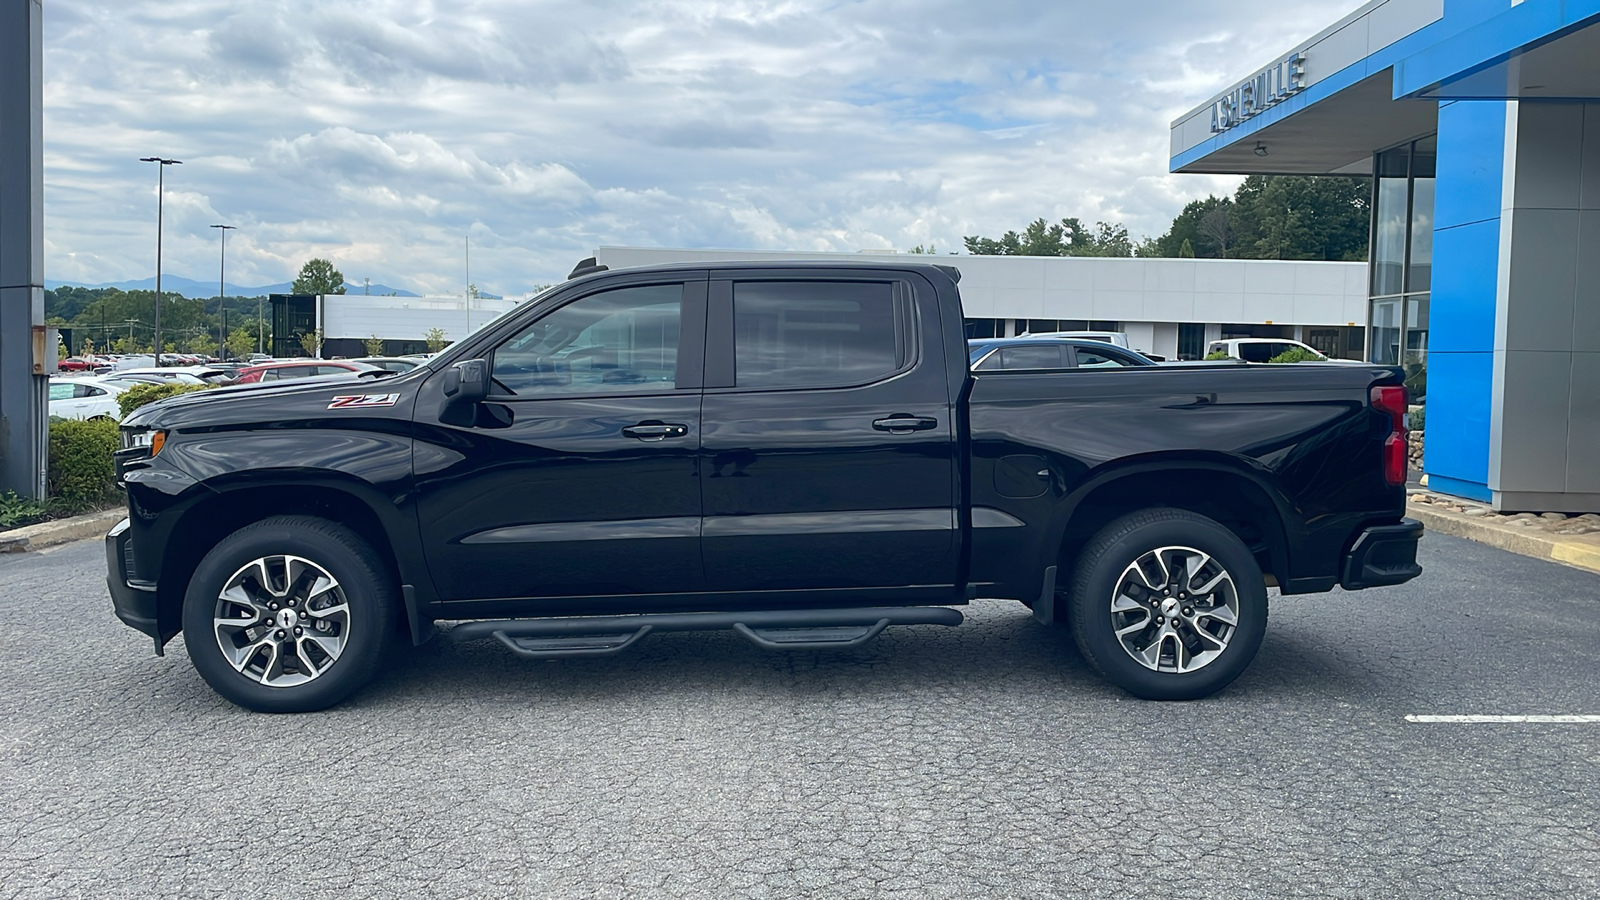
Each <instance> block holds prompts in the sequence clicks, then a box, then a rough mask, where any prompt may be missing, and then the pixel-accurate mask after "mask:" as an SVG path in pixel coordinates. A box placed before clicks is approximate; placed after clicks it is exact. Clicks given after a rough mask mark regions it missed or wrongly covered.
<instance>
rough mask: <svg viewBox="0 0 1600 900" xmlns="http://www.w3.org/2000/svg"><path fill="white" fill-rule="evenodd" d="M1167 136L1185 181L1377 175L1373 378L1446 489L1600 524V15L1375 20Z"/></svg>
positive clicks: (1561, 8) (1558, 3) (1471, 8)
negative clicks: (1413, 411) (1386, 389)
mask: <svg viewBox="0 0 1600 900" xmlns="http://www.w3.org/2000/svg"><path fill="white" fill-rule="evenodd" d="M1260 63H1261V65H1260V67H1259V68H1257V69H1255V70H1254V71H1243V72H1240V73H1239V74H1240V76H1241V80H1240V81H1239V82H1237V83H1235V84H1233V85H1230V86H1227V87H1226V88H1225V89H1224V90H1222V91H1221V92H1219V93H1218V94H1217V95H1216V96H1215V97H1213V98H1212V99H1211V100H1210V101H1209V102H1207V103H1205V104H1202V105H1201V106H1199V107H1197V108H1195V109H1194V110H1192V111H1190V112H1189V113H1187V114H1185V115H1184V116H1182V117H1181V118H1179V119H1178V120H1177V121H1176V122H1174V123H1173V125H1172V133H1171V141H1172V143H1171V169H1172V171H1173V172H1207V173H1226V174H1306V175H1329V174H1348V175H1371V176H1372V177H1373V204H1372V206H1373V225H1372V242H1371V254H1370V258H1371V262H1370V266H1369V271H1368V273H1367V281H1366V293H1367V298H1366V301H1365V306H1366V308H1365V310H1364V312H1363V320H1364V321H1366V322H1367V323H1369V325H1370V328H1369V337H1368V340H1367V342H1366V353H1367V357H1368V359H1370V360H1371V361H1373V362H1381V363H1391V364H1407V365H1408V366H1409V367H1410V368H1411V369H1412V370H1413V371H1414V372H1415V371H1416V370H1418V369H1422V370H1425V372H1426V376H1427V382H1426V384H1427V394H1426V399H1427V402H1426V409H1427V413H1428V415H1427V455H1426V459H1425V463H1424V468H1425V470H1426V471H1427V473H1428V478H1429V487H1430V488H1431V489H1434V490H1438V491H1442V492H1445V493H1450V494H1455V495H1457V496H1461V497H1468V498H1472V499H1476V500H1481V501H1486V502H1491V503H1492V504H1493V505H1494V507H1495V508H1496V509H1502V510H1526V509H1531V510H1560V511H1569V512H1574V511H1600V0H1522V2H1520V3H1518V2H1515V0H1378V2H1373V3H1368V4H1367V5H1365V6H1363V7H1361V8H1360V9H1358V10H1356V11H1355V12H1353V13H1351V14H1349V15H1348V16H1345V17H1344V18H1342V19H1340V20H1339V21H1337V22H1335V23H1333V24H1332V25H1330V26H1328V27H1327V28H1326V29H1324V30H1323V31H1322V32H1320V33H1318V34H1316V35H1315V36H1313V37H1311V38H1310V39H1308V40H1306V41H1304V42H1302V43H1300V44H1298V45H1296V46H1294V47H1290V48H1285V52H1284V53H1283V54H1281V55H1280V56H1278V57H1276V58H1272V59H1264V60H1261V61H1260Z"/></svg>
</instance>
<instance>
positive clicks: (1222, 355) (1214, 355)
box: [1206, 350, 1233, 361]
mask: <svg viewBox="0 0 1600 900" xmlns="http://www.w3.org/2000/svg"><path fill="white" fill-rule="evenodd" d="M1225 359H1233V357H1231V356H1229V355H1228V351H1226V350H1213V351H1211V352H1210V353H1207V354H1206V360H1207V361H1212V360H1216V361H1220V360H1225Z"/></svg>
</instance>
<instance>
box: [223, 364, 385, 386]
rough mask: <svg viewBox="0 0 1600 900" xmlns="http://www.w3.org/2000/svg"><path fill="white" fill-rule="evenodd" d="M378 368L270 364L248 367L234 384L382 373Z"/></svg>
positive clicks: (361, 365)
mask: <svg viewBox="0 0 1600 900" xmlns="http://www.w3.org/2000/svg"><path fill="white" fill-rule="evenodd" d="M381 371H383V370H382V369H379V368H378V367H377V366H369V365H367V364H366V363H358V362H347V361H345V360H342V359H303V360H296V361H293V362H270V363H262V364H261V365H259V366H246V367H245V368H243V369H240V370H239V377H238V379H237V380H236V381H234V384H254V383H256V382H258V381H287V380H289V379H291V378H315V377H317V376H318V375H354V374H356V373H357V372H381Z"/></svg>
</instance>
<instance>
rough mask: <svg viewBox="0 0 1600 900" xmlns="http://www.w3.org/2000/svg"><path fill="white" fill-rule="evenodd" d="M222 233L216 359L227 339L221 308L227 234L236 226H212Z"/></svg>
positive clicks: (225, 317) (224, 294)
mask: <svg viewBox="0 0 1600 900" xmlns="http://www.w3.org/2000/svg"><path fill="white" fill-rule="evenodd" d="M211 227H212V228H216V229H219V230H220V231H221V233H222V262H221V263H219V264H218V265H217V319H218V322H217V358H218V359H221V358H222V346H223V341H225V340H226V339H227V334H226V332H227V328H228V313H227V311H226V310H224V309H223V308H222V304H223V303H224V302H225V300H226V298H227V296H228V279H227V274H228V232H230V231H237V230H239V226H237V225H213V226H211Z"/></svg>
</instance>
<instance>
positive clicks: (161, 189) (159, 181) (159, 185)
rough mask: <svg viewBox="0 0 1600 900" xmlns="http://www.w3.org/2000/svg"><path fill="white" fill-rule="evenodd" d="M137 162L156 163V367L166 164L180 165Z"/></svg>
mask: <svg viewBox="0 0 1600 900" xmlns="http://www.w3.org/2000/svg"><path fill="white" fill-rule="evenodd" d="M139 162H153V163H158V165H157V166H156V351H155V352H156V367H157V368H160V366H161V219H162V213H163V209H162V205H163V204H164V203H165V202H166V198H167V191H166V181H165V179H166V174H167V166H181V165H183V160H181V159H162V158H161V157H159V156H144V157H140V159H139Z"/></svg>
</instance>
